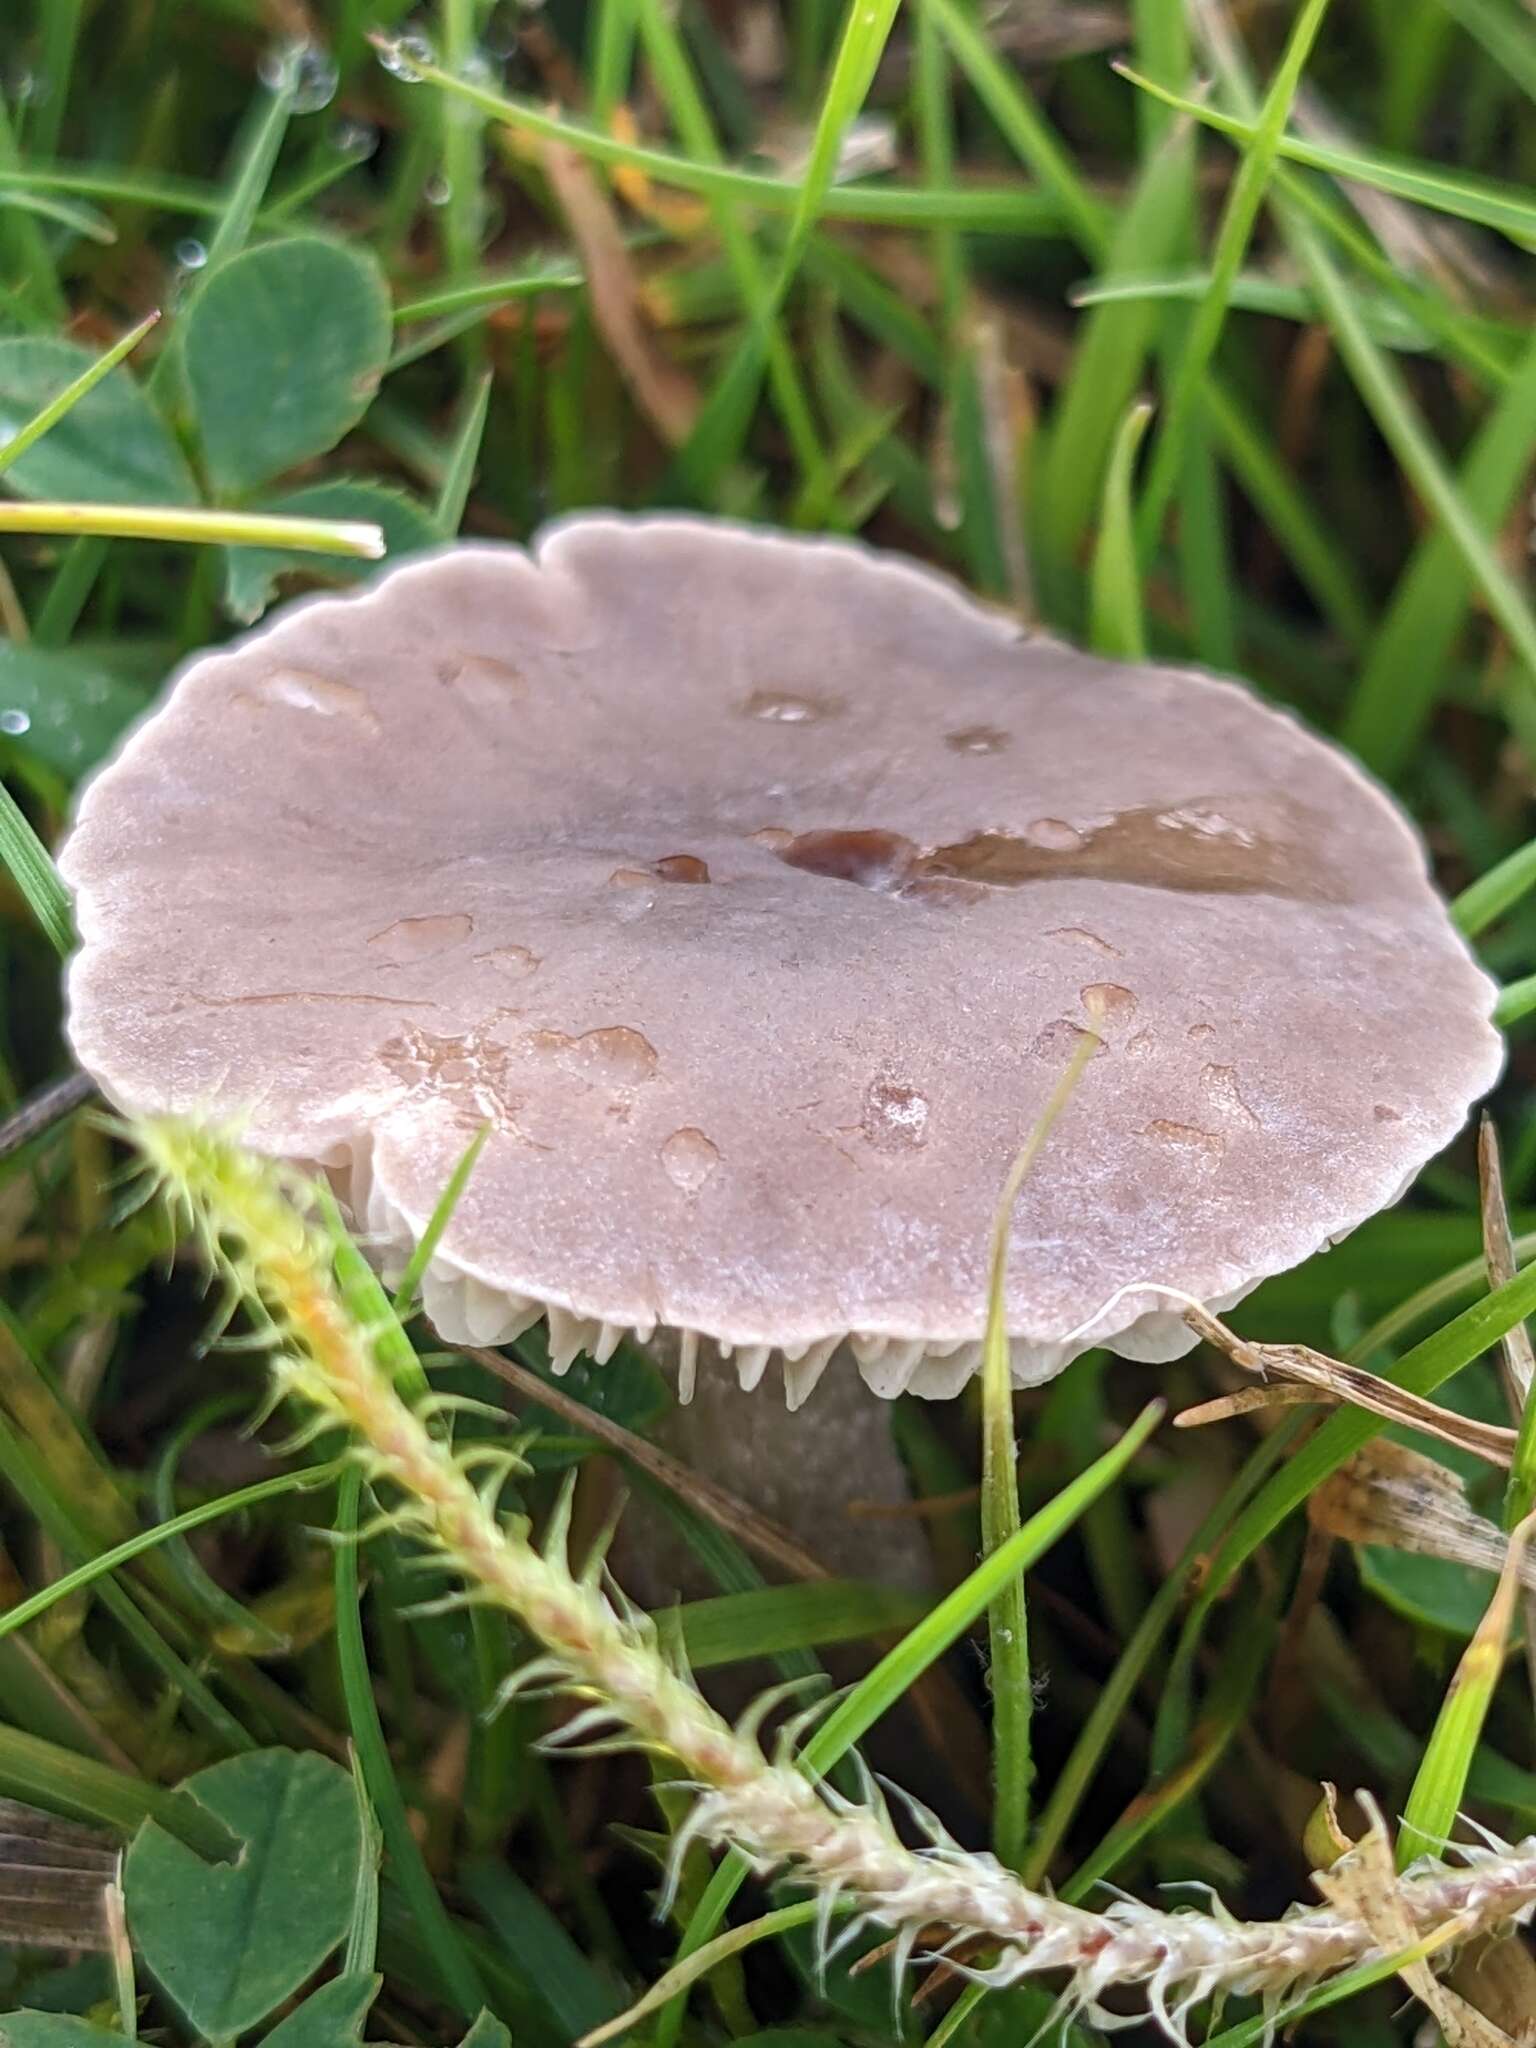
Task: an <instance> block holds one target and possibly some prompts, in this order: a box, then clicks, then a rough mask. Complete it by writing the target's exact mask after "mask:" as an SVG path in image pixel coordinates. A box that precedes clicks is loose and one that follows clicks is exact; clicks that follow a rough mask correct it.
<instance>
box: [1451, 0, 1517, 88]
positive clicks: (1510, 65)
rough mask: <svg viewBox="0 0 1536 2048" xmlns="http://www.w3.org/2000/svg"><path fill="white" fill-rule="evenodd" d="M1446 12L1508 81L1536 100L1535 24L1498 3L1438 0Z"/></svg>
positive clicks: (1484, 0)
mask: <svg viewBox="0 0 1536 2048" xmlns="http://www.w3.org/2000/svg"><path fill="white" fill-rule="evenodd" d="M1439 4H1440V6H1441V7H1443V8H1444V10H1445V12H1446V13H1447V14H1449V15H1451V16H1452V17H1453V18H1454V19H1455V20H1456V21H1459V22H1460V23H1461V25H1462V27H1463V28H1464V29H1465V30H1466V31H1467V34H1468V35H1470V36H1475V37H1476V38H1477V40H1478V41H1479V42H1480V43H1481V44H1482V46H1483V48H1484V49H1485V50H1486V51H1487V52H1488V55H1489V56H1490V57H1491V58H1492V59H1493V61H1494V63H1495V64H1497V66H1498V67H1499V69H1500V71H1501V72H1503V73H1504V75H1505V76H1506V77H1507V78H1510V79H1513V80H1514V82H1515V84H1516V85H1518V86H1519V88H1520V90H1521V91H1522V92H1523V93H1524V94H1525V95H1526V97H1527V98H1528V99H1532V100H1536V24H1533V23H1532V21H1531V18H1530V16H1529V15H1528V14H1522V13H1521V11H1520V9H1519V8H1518V7H1514V6H1501V5H1500V4H1499V0H1439Z"/></svg>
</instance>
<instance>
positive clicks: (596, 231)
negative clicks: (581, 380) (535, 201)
mask: <svg viewBox="0 0 1536 2048" xmlns="http://www.w3.org/2000/svg"><path fill="white" fill-rule="evenodd" d="M542 162H543V165H544V171H545V175H546V176H547V177H548V179H549V183H550V189H551V190H552V191H553V193H554V195H555V197H556V199H558V200H559V202H560V208H561V211H562V212H563V213H564V215H565V220H566V225H567V226H568V227H569V229H570V231H571V235H572V237H573V239H574V241H575V243H576V247H577V250H578V252H579V254H580V256H581V267H582V269H583V270H584V271H585V272H586V278H587V291H588V295H589V297H590V299H591V304H592V317H593V318H594V320H596V322H597V326H598V331H599V332H600V333H601V335H602V337H603V340H604V341H605V342H606V343H607V345H608V352H609V354H610V355H611V356H612V357H613V360H614V362H615V363H616V364H617V365H618V369H619V374H620V375H621V376H622V377H623V379H624V381H625V382H626V383H627V384H628V386H629V388H630V390H631V392H632V393H633V395H634V398H635V401H636V403H637V404H638V405H639V407H640V409H641V411H642V412H644V414H645V415H646V417H647V418H648V419H649V420H650V422H651V424H652V426H654V427H655V429H656V431H657V433H658V434H659V435H660V436H661V438H662V440H663V441H665V442H666V444H667V446H668V447H669V448H675V447H676V446H677V445H678V444H679V443H680V442H682V441H685V440H686V439H687V438H688V434H689V431H690V429H691V428H692V426H693V423H694V421H695V420H696V419H697V418H698V413H699V394H698V392H697V390H696V389H695V388H694V384H693V381H692V379H691V378H689V377H687V376H686V375H685V374H684V373H683V371H681V370H680V369H679V368H678V366H677V364H676V363H674V362H673V361H672V359H671V357H670V356H668V355H667V354H666V352H665V350H664V349H663V348H662V347H661V346H660V344H659V343H658V341H657V339H656V337H655V335H654V334H653V333H652V332H651V329H650V327H649V325H648V324H647V322H646V317H645V313H644V310H643V308H642V304H641V294H640V282H639V279H638V278H637V276H636V275H635V266H634V264H633V263H632V262H631V261H630V255H629V250H628V249H627V248H626V247H625V244H624V237H623V235H622V234H621V233H620V232H619V224H618V221H617V219H616V218H615V215H614V211H613V207H612V205H611V204H610V203H609V199H608V195H607V193H606V192H605V191H604V190H603V188H602V186H601V185H600V184H599V183H598V181H597V179H596V177H595V176H594V174H593V171H592V167H591V165H590V164H588V163H587V162H586V160H585V159H584V158H582V157H580V156H578V155H577V153H576V151H575V150H574V149H571V148H570V147H569V146H568V145H567V144H565V143H563V142H550V143H546V144H545V146H544V150H543V155H542Z"/></svg>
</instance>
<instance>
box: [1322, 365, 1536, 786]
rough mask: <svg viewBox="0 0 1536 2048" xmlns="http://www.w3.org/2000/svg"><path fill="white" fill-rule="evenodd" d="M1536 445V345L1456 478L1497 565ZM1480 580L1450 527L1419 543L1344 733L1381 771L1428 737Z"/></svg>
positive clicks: (1399, 765)
mask: <svg viewBox="0 0 1536 2048" xmlns="http://www.w3.org/2000/svg"><path fill="white" fill-rule="evenodd" d="M1533 451H1536V347H1533V348H1531V349H1528V350H1527V352H1526V355H1525V359H1524V361H1523V363H1522V364H1521V365H1520V367H1519V369H1518V370H1517V371H1516V373H1515V375H1514V376H1513V378H1512V379H1511V380H1510V382H1509V384H1508V385H1507V386H1506V388H1505V390H1504V392H1503V394H1502V395H1501V397H1500V398H1499V401H1498V403H1497V405H1495V407H1494V409H1493V411H1492V412H1491V413H1490V414H1489V415H1488V418H1487V419H1486V420H1485V421H1484V422H1483V424H1482V426H1481V427H1480V428H1479V429H1478V432H1477V434H1476V436H1475V437H1474V439H1473V442H1472V445H1471V448H1470V449H1469V451H1468V453H1467V455H1466V457H1465V459H1464V461H1463V463H1462V466H1461V471H1460V474H1459V476H1458V477H1457V479H1456V482H1455V485H1454V488H1455V489H1456V490H1457V492H1458V495H1459V497H1460V500H1461V503H1462V504H1463V506H1464V507H1465V510H1466V515H1467V518H1468V520H1469V521H1470V522H1471V523H1472V524H1473V525H1474V526H1475V528H1476V530H1477V532H1478V534H1479V537H1480V539H1481V542H1482V545H1483V547H1484V549H1485V550H1486V551H1487V556H1488V559H1489V560H1490V561H1491V562H1495V563H1496V562H1497V560H1498V557H1497V554H1496V552H1495V550H1496V547H1497V539H1498V535H1499V533H1500V530H1501V529H1502V527H1503V525H1504V522H1505V520H1506V519H1507V518H1508V516H1509V512H1510V509H1511V507H1512V506H1513V504H1514V502H1515V499H1516V498H1517V496H1518V495H1519V493H1520V491H1521V490H1522V489H1523V488H1524V487H1525V484H1526V481H1527V478H1528V476H1529V472H1530V466H1531V458H1532V453H1533ZM1405 466H1406V465H1405ZM1448 483H1449V480H1448ZM1474 580H1475V570H1474V567H1473V562H1472V559H1471V557H1470V555H1469V552H1468V549H1467V545H1466V543H1465V540H1462V541H1460V542H1458V540H1457V539H1456V538H1455V537H1454V535H1453V534H1452V532H1451V531H1450V530H1449V528H1448V527H1447V528H1443V529H1442V530H1438V531H1433V532H1431V533H1428V534H1426V535H1425V537H1424V539H1423V540H1421V541H1420V543H1419V545H1418V548H1417V550H1416V551H1415V554H1414V557H1413V560H1412V562H1411V563H1410V564H1409V566H1408V569H1407V570H1406V572H1405V573H1404V575H1403V577H1402V579H1401V581H1400V582H1399V584H1398V588H1397V592H1396V594H1395V596H1394V597H1393V600H1392V603H1391V605H1390V607H1389V608H1388V610H1387V614H1386V616H1385V618H1384V619H1383V620H1382V622H1381V625H1380V627H1379V628H1378V630H1377V633H1376V636H1375V638H1374V640H1373V641H1372V643H1371V648H1370V653H1369V656H1368V658H1367V660H1366V664H1365V667H1364V669H1363V670H1362V672H1361V675H1360V680H1359V682H1358V684H1357V685H1356V688H1355V693H1354V696H1353V697H1352V699H1351V700H1350V706H1349V715H1348V717H1347V718H1346V720H1345V722H1344V727H1343V732H1342V737H1343V739H1344V742H1345V744H1346V746H1349V747H1351V748H1352V749H1353V750H1354V751H1355V753H1357V754H1358V755H1359V756H1360V758H1361V759H1362V760H1363V761H1364V762H1365V763H1366V765H1367V766H1368V767H1370V768H1373V769H1374V770H1375V771H1376V773H1377V774H1378V775H1385V776H1392V775H1396V774H1398V773H1400V772H1401V770H1402V769H1403V767H1404V766H1405V765H1406V763H1407V762H1408V760H1409V759H1410V757H1411V756H1412V754H1413V752H1414V749H1415V747H1416V746H1417V745H1418V743H1419V741H1420V739H1421V738H1422V736H1423V733H1424V729H1425V726H1426V724H1427V723H1428V720H1429V717H1430V714H1431V712H1432V711H1433V708H1434V704H1435V700H1436V697H1437V696H1438V695H1439V693H1440V691H1441V689H1442V688H1443V687H1444V682H1445V669H1446V664H1447V661H1448V659H1449V656H1450V653H1451V650H1452V648H1453V646H1454V644H1455V641H1456V637H1457V634H1458V633H1459V632H1460V630H1461V628H1462V626H1463V624H1464V622H1465V620H1466V617H1467V614H1468V612H1469V610H1470V608H1471V600H1472V586H1473V583H1474ZM1531 653H1532V654H1536V645H1533V646H1532V647H1531ZM1527 658H1528V659H1529V656H1528V657H1527Z"/></svg>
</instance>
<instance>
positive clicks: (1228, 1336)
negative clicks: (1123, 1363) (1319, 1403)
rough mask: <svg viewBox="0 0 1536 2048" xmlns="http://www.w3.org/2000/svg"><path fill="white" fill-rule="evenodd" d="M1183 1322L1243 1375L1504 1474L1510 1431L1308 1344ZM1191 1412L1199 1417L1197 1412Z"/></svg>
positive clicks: (1206, 1319)
mask: <svg viewBox="0 0 1536 2048" xmlns="http://www.w3.org/2000/svg"><path fill="white" fill-rule="evenodd" d="M1184 1320H1185V1322H1186V1323H1188V1324H1189V1326H1190V1328H1191V1329H1192V1330H1197V1331H1198V1332H1199V1333H1200V1335H1201V1336H1202V1337H1203V1338H1204V1339H1205V1340H1206V1342H1207V1343H1208V1344H1212V1345H1214V1346H1215V1348H1216V1349H1217V1350H1218V1351H1220V1352H1221V1353H1223V1355H1224V1356H1225V1357H1227V1358H1230V1359H1231V1361H1232V1363H1233V1364H1234V1365H1238V1366H1241V1367H1242V1369H1243V1370H1244V1372H1251V1373H1256V1374H1257V1375H1258V1376H1259V1377H1260V1378H1261V1379H1263V1380H1275V1381H1278V1382H1281V1383H1286V1382H1288V1383H1291V1384H1293V1385H1297V1386H1304V1387H1311V1388H1313V1389H1314V1390H1315V1391H1316V1393H1317V1394H1318V1395H1319V1396H1320V1397H1321V1398H1322V1399H1323V1400H1325V1401H1328V1402H1340V1401H1345V1402H1348V1403H1349V1404H1350V1405H1351V1406H1352V1407H1355V1408H1366V1409H1369V1411H1370V1412H1371V1414H1373V1415H1379V1416H1381V1418H1382V1419H1383V1421H1386V1422H1396V1423H1399V1424H1401V1425H1402V1426H1403V1427H1404V1428H1407V1429H1416V1430H1419V1431H1420V1432H1421V1433H1422V1434H1424V1435H1425V1436H1433V1437H1438V1438H1440V1440H1441V1441H1442V1442H1443V1443H1448V1444H1455V1445H1456V1446H1458V1448H1460V1449H1461V1450H1464V1451H1470V1452H1472V1453H1473V1455H1474V1456H1475V1457H1479V1458H1482V1459H1485V1460H1486V1461H1487V1463H1488V1464H1490V1465H1501V1466H1503V1467H1505V1468H1506V1470H1507V1469H1508V1466H1509V1463H1510V1460H1511V1458H1512V1457H1513V1455H1514V1447H1515V1432H1514V1430H1512V1429H1506V1428H1504V1427H1503V1426H1502V1425H1501V1424H1498V1423H1493V1422H1478V1421H1475V1420H1474V1419H1473V1418H1472V1417H1470V1416H1466V1415H1457V1414H1456V1413H1455V1412H1454V1411H1453V1410H1452V1409H1449V1408H1441V1407H1438V1406H1437V1405H1436V1403H1435V1402H1433V1401H1426V1400H1425V1399H1424V1398H1423V1396H1422V1395H1419V1394H1410V1393H1409V1392H1408V1391H1407V1390H1406V1388H1403V1387H1396V1386H1394V1385H1393V1384H1392V1382H1391V1381H1390V1380H1384V1379H1382V1378H1381V1377H1380V1375H1379V1374H1377V1373H1374V1372H1367V1371H1366V1370H1365V1369H1364V1367H1363V1366H1358V1365H1346V1364H1345V1363H1344V1361H1343V1360H1342V1359H1339V1358H1329V1357H1328V1356H1327V1354H1326V1353H1325V1352H1322V1351H1314V1350H1313V1349H1312V1348H1311V1346H1310V1345H1307V1344H1251V1343H1249V1342H1248V1341H1247V1340H1246V1339H1245V1338H1242V1337H1239V1336H1237V1335H1236V1334H1235V1332H1233V1331H1231V1330H1229V1329H1228V1328H1227V1326H1226V1324H1225V1323H1223V1322H1222V1321H1221V1320H1220V1318H1219V1317H1217V1316H1213V1315H1211V1314H1210V1313H1209V1312H1208V1311H1207V1310H1206V1309H1203V1308H1201V1307H1199V1306H1198V1305H1195V1306H1192V1307H1190V1308H1188V1309H1186V1310H1185V1312H1184ZM1193 1412H1194V1413H1195V1414H1196V1415H1199V1414H1200V1411H1199V1410H1195V1411H1193ZM1175 1422H1176V1423H1177V1424H1179V1425H1181V1426H1184V1427H1187V1426H1188V1424H1187V1422H1186V1420H1185V1417H1184V1416H1182V1415H1180V1416H1176V1417H1175Z"/></svg>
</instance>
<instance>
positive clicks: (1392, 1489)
mask: <svg viewBox="0 0 1536 2048" xmlns="http://www.w3.org/2000/svg"><path fill="white" fill-rule="evenodd" d="M1307 1514H1308V1517H1309V1519H1310V1520H1311V1523H1312V1526H1313V1527H1314V1528H1315V1529H1321V1530H1322V1531H1323V1533H1324V1534H1325V1535H1328V1536H1336V1537H1338V1538H1339V1540H1340V1541H1341V1542H1344V1543H1381V1544H1385V1545H1386V1546H1387V1548H1389V1549H1391V1550H1405V1551H1409V1552H1411V1553H1413V1554H1414V1555H1415V1556H1418V1557H1440V1558H1444V1559H1446V1560H1447V1561H1448V1562H1449V1563H1451V1564H1465V1565H1471V1566H1473V1567H1474V1568H1475V1569H1476V1570H1478V1571H1489V1572H1498V1571H1501V1570H1502V1569H1503V1567H1504V1561H1505V1558H1506V1556H1507V1554H1508V1549H1509V1543H1508V1538H1507V1537H1506V1536H1505V1534H1504V1531H1503V1530H1502V1529H1500V1528H1499V1527H1498V1525H1497V1524H1496V1523H1494V1522H1490V1521H1488V1520H1487V1519H1486V1518H1485V1517H1484V1516H1482V1515H1480V1514H1478V1513H1477V1512H1476V1510H1475V1509H1473V1508H1472V1507H1470V1506H1469V1505H1468V1503H1467V1497H1466V1494H1465V1492H1464V1491H1463V1489H1462V1484H1461V1481H1460V1479H1459V1478H1458V1477H1457V1476H1456V1474H1455V1473H1454V1472H1452V1471H1449V1470H1448V1469H1447V1468H1446V1467H1445V1466H1444V1465H1442V1464H1440V1463H1439V1462H1438V1460H1437V1459H1434V1458H1431V1457H1427V1456H1426V1455H1425V1454H1424V1453H1423V1452H1422V1451H1414V1450H1410V1449H1409V1448H1408V1447H1407V1445H1405V1444H1395V1443H1393V1442H1391V1441H1390V1439H1388V1438H1386V1437H1378V1438H1377V1439H1376V1441H1375V1442H1374V1443H1369V1444H1367V1445H1366V1446H1365V1447H1364V1449H1363V1450H1359V1451H1357V1452H1356V1453H1355V1455H1354V1456H1353V1457H1352V1458H1350V1459H1348V1460H1347V1461H1346V1462H1345V1463H1344V1464H1343V1465H1341V1466H1340V1467H1339V1469H1338V1471H1337V1472H1335V1473H1334V1474H1333V1476H1332V1477H1331V1478H1329V1479H1325V1480H1324V1481H1323V1483H1322V1485H1321V1486H1319V1487H1317V1488H1316V1489H1315V1490H1314V1492H1313V1493H1312V1495H1311V1497H1310V1499H1309V1501H1308V1503H1307ZM1520 1580H1521V1584H1522V1585H1524V1586H1525V1587H1527V1588H1528V1589H1531V1590H1536V1558H1531V1557H1529V1556H1528V1557H1526V1558H1525V1559H1524V1561H1523V1562H1522V1564H1521V1568H1520Z"/></svg>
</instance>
